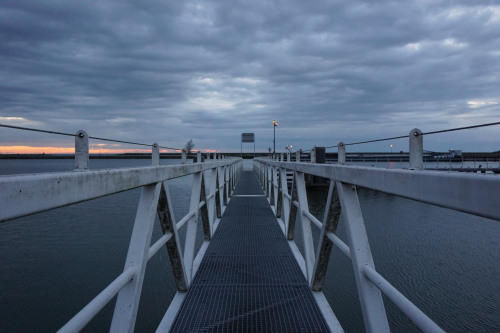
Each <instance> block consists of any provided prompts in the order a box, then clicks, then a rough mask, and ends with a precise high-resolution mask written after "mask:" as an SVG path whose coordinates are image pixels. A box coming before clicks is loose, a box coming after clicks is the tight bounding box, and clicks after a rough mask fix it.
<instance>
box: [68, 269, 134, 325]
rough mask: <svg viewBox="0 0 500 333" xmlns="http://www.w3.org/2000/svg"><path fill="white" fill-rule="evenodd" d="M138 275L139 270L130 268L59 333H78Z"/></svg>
mask: <svg viewBox="0 0 500 333" xmlns="http://www.w3.org/2000/svg"><path fill="white" fill-rule="evenodd" d="M136 274H137V268H135V267H130V268H128V269H127V270H125V271H123V272H122V273H121V274H120V275H119V276H118V277H117V278H116V279H115V280H114V281H113V282H111V283H110V284H109V285H108V286H107V287H106V288H105V289H104V290H103V291H101V293H100V294H99V295H97V296H96V297H95V298H94V299H93V300H92V301H91V302H90V303H89V304H87V305H86V306H85V307H84V308H83V309H82V310H81V311H80V312H78V313H77V314H76V315H75V316H74V317H73V318H72V319H71V320H70V321H68V322H67V323H66V324H65V325H64V326H63V327H61V328H60V329H59V330H58V332H59V333H63V332H68V333H69V332H78V331H80V330H82V329H83V328H84V327H85V325H87V324H88V323H89V322H90V321H91V320H92V318H94V317H95V315H96V314H98V313H99V311H101V310H102V309H103V308H104V307H105V306H106V305H107V304H108V303H109V302H110V301H111V300H112V299H113V297H115V296H116V295H117V294H118V292H119V291H120V290H121V289H122V288H123V287H124V286H125V285H126V284H127V283H128V282H129V281H130V280H132V278H133V277H134V275H136Z"/></svg>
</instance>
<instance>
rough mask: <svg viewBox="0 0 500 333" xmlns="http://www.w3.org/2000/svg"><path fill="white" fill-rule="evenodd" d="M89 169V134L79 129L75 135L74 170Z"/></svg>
mask: <svg viewBox="0 0 500 333" xmlns="http://www.w3.org/2000/svg"><path fill="white" fill-rule="evenodd" d="M88 169H89V136H88V134H87V132H85V131H84V130H79V131H78V132H76V135H75V170H76V171H85V170H88Z"/></svg>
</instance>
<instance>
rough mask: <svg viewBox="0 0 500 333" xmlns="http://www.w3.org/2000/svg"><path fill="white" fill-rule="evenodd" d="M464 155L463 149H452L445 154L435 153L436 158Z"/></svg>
mask: <svg viewBox="0 0 500 333" xmlns="http://www.w3.org/2000/svg"><path fill="white" fill-rule="evenodd" d="M461 156H462V151H461V150H455V149H450V150H448V153H447V154H446V153H443V154H439V153H437V154H434V158H436V159H441V158H443V159H450V158H457V157H461Z"/></svg>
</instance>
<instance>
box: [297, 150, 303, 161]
mask: <svg viewBox="0 0 500 333" xmlns="http://www.w3.org/2000/svg"><path fill="white" fill-rule="evenodd" d="M301 154H302V149H299V150H297V152H296V153H295V162H300V155H301Z"/></svg>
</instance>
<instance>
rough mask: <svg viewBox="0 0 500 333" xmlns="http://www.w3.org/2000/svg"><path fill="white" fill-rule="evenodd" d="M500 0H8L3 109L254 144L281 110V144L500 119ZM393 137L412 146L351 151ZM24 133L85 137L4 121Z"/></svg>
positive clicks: (44, 138) (24, 120)
mask: <svg viewBox="0 0 500 333" xmlns="http://www.w3.org/2000/svg"><path fill="white" fill-rule="evenodd" d="M497 4H498V2H497V1H425V0H423V1H419V0H415V1H404V2H403V1H365V2H363V1H352V0H349V1H302V0H289V1H271V0H265V1H261V0H252V1H236V0H227V1H165V0H162V1H148V0H141V1H125V0H116V1H108V0H101V1H68V0H50V1H49V0H45V1H44V0H23V1H19V0H12V1H10V0H2V1H1V2H0V123H2V124H10V125H18V126H28V127H35V128H42V129H47V130H56V131H63V132H71V133H74V132H76V131H77V130H79V129H84V130H86V131H87V132H88V133H89V135H91V136H100V137H108V138H114V139H120V140H128V141H138V142H145V143H152V142H155V141H156V142H159V143H160V144H161V145H166V146H173V147H182V146H184V144H185V143H186V141H188V140H189V139H191V138H192V139H193V141H194V143H195V145H196V146H195V148H199V149H221V150H236V151H239V149H240V135H241V133H242V132H254V133H255V135H256V148H257V150H265V149H267V148H268V147H272V138H273V126H272V120H273V119H275V120H276V121H277V122H278V124H279V126H278V127H277V128H276V148H277V150H284V148H285V146H286V145H293V147H294V149H295V148H302V149H310V148H311V147H312V146H314V145H318V146H322V145H323V146H329V145H335V144H336V143H337V142H338V141H340V140H342V141H344V142H356V141H362V140H368V139H376V138H383V137H388V136H389V137H390V136H398V135H404V134H408V133H409V131H410V130H411V129H413V128H415V127H417V128H420V129H421V130H422V131H423V132H427V131H432V130H440V129H446V128H452V127H460V126H468V125H474V124H482V123H488V122H495V121H499V119H500V104H499V103H500V6H499V5H497ZM499 133H500V127H499V126H496V127H490V128H484V129H475V130H468V131H462V132H456V133H450V134H440V135H433V136H426V137H425V138H424V148H425V149H428V150H447V149H449V148H452V147H453V148H455V149H463V150H466V151H478V150H479V151H494V150H500V135H499ZM92 143H93V147H96V144H97V143H102V142H95V141H93V142H92ZM391 143H392V144H393V145H394V150H407V149H408V143H407V140H406V139H403V140H395V141H394V142H383V143H380V144H368V145H362V146H353V147H352V148H351V147H348V150H349V149H351V150H357V151H389V149H390V148H389V145H390V144H391ZM9 145H15V146H58V147H72V146H73V140H72V139H71V138H65V137H56V136H52V135H48V134H41V133H35V134H31V133H25V132H18V131H14V130H11V129H5V128H0V146H9ZM101 147H102V148H103V149H104V148H113V147H116V146H112V145H106V146H101ZM122 147H125V148H135V147H134V146H122ZM243 147H244V150H245V151H251V150H253V146H252V145H251V144H245V145H244V146H243ZM332 151H334V150H332Z"/></svg>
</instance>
